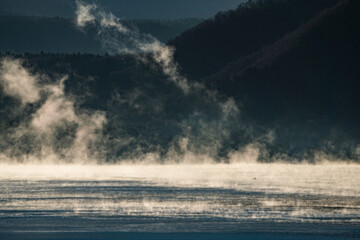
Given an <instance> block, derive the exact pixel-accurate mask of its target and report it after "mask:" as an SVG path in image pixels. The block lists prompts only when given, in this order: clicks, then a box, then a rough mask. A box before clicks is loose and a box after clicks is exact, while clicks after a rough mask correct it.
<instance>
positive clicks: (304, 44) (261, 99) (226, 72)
mask: <svg viewBox="0 0 360 240" xmlns="http://www.w3.org/2000/svg"><path fill="white" fill-rule="evenodd" d="M285 2H287V3H297V4H300V2H298V1H292V0H289V1H283V2H282V1H281V2H280V6H282V4H283V3H285ZM302 2H303V4H304V6H305V5H306V3H309V2H308V1H302ZM320 2H321V1H319V2H317V1H316V3H320ZM334 2H335V3H334ZM262 4H263V5H264V6H268V7H260V8H257V7H255V9H253V10H250V8H249V9H248V10H246V11H247V12H248V14H249V16H251V14H250V13H249V12H250V11H253V14H255V15H256V14H257V13H256V12H257V11H260V12H261V11H265V10H263V9H278V8H277V7H276V4H275V5H273V1H262ZM263 5H260V6H263ZM325 5H328V7H324V8H323V9H321V10H320V11H318V12H317V13H316V14H314V16H312V17H310V18H309V19H308V20H307V21H304V22H303V23H302V24H300V21H299V22H298V23H299V26H298V27H297V28H294V29H293V30H292V31H288V32H286V33H285V34H284V35H283V36H281V37H279V38H276V39H275V40H274V41H273V42H271V43H269V44H267V45H266V41H270V39H273V38H275V35H276V34H273V36H272V38H270V37H268V35H266V31H265V32H264V34H262V33H261V32H260V31H259V33H258V34H259V36H258V37H248V36H249V35H251V33H252V28H251V29H250V30H249V29H248V30H247V31H242V34H241V35H242V36H244V39H246V38H249V39H248V40H247V41H248V42H249V44H246V43H244V44H243V45H239V44H237V43H233V42H231V41H227V39H228V38H229V36H227V37H224V38H222V37H221V38H219V36H222V31H224V28H222V27H219V26H221V20H220V18H218V19H216V18H215V19H214V20H211V21H208V26H207V27H206V24H204V25H202V26H201V27H200V26H199V27H198V28H195V29H192V30H191V31H188V32H186V33H185V34H184V35H183V36H180V37H179V38H177V39H175V40H174V41H173V43H176V44H177V45H176V46H177V49H178V50H177V57H178V59H179V61H180V62H182V63H183V65H182V66H183V69H184V72H186V73H188V74H190V73H193V75H191V76H193V77H197V76H199V75H201V76H202V81H203V82H204V83H205V84H206V85H207V86H209V87H210V88H212V89H216V90H218V91H220V92H221V93H223V94H225V95H227V96H232V97H234V98H235V99H236V100H237V102H238V103H239V104H241V105H242V106H243V114H244V115H246V116H247V117H248V118H249V120H250V121H251V122H253V123H257V124H256V125H260V126H264V127H267V128H269V129H274V130H275V131H276V133H277V139H276V142H277V144H278V145H279V146H282V147H284V148H286V149H292V150H293V151H294V152H298V151H303V150H304V149H310V148H312V147H314V146H315V147H316V148H318V147H321V146H325V147H326V148H332V147H333V146H334V145H335V146H345V145H348V144H354V143H357V142H358V141H359V139H360V110H359V108H358V106H359V105H360V95H359V92H360V67H359V66H360V47H359V42H360V29H359V24H358V23H359V22H360V15H359V14H358V13H359V12H360V2H359V1H356V0H343V1H338V2H337V1H322V6H325ZM270 6H272V7H270ZM289 6H290V5H289ZM320 6H321V4H319V5H318V7H320ZM240 9H241V8H240ZM298 9H301V8H298ZM314 9H315V8H314ZM237 11H239V9H238V10H237ZM299 12H300V13H301V11H299ZM235 13H236V11H235V12H230V13H228V14H227V15H226V14H225V15H220V16H233V15H235ZM299 15H301V14H299ZM305 15H306V14H303V15H302V16H305ZM307 16H309V15H307ZM226 19H227V21H229V22H227V25H229V26H230V25H231V24H230V20H229V19H230V18H226ZM248 19H250V17H248ZM271 19H272V18H271ZM303 19H304V20H305V18H303ZM269 21H270V20H269ZM247 23H248V24H249V25H251V24H252V22H251V21H247ZM233 24H234V25H233V26H232V28H231V29H236V27H235V26H241V24H240V23H239V22H236V21H235V20H233ZM237 24H238V25H237ZM244 24H245V23H244ZM267 24H269V23H268V22H267V21H265V20H264V19H263V22H262V23H261V24H260V23H259V26H263V25H267ZM215 26H218V28H215ZM293 27H295V25H294V26H293ZM238 28H240V27H238ZM210 29H211V30H210ZM215 29H216V30H215ZM289 29H291V28H289ZM234 31H235V30H234ZM205 32H206V33H211V34H213V35H211V34H210V35H211V37H209V36H208V37H207V42H206V43H205V41H204V45H207V44H210V45H211V46H206V47H199V46H198V45H196V44H197V43H199V42H197V39H199V36H200V35H201V34H202V33H205ZM230 32H232V31H229V33H230ZM270 32H271V31H270ZM215 33H218V34H216V36H215ZM241 35H239V38H240V36H241ZM278 35H280V34H278ZM235 36H236V34H235ZM260 36H264V37H260ZM191 37H192V38H193V39H194V46H193V49H194V53H193V54H197V53H200V51H205V49H207V48H208V49H216V50H215V51H211V50H208V52H209V55H208V56H206V54H204V53H201V54H199V55H197V56H198V57H200V58H201V59H200V60H199V59H196V57H197V56H195V57H194V56H192V55H191V54H190V52H189V51H187V49H189V48H185V50H184V51H183V52H182V50H183V49H184V48H183V47H184V46H190V45H186V44H188V43H189V42H191V41H190V38H191ZM183 39H185V42H181V40H183ZM251 39H253V41H254V43H253V44H251V43H250V42H251V41H250V40H251ZM258 39H261V40H263V41H261V44H260V43H258V44H255V43H256V42H257V41H258ZM187 40H188V42H187ZM203 40H204V38H203ZM265 40H266V41H265ZM225 42H226V44H225ZM255 45H257V46H256V47H255ZM239 46H241V47H239ZM254 50H255V51H254ZM223 51H224V52H227V51H228V53H229V52H230V51H232V52H233V53H232V54H230V55H231V57H230V58H233V60H234V61H233V62H231V63H229V61H230V58H229V59H224V56H227V55H228V53H226V54H224V56H223ZM212 54H214V56H213V55H212ZM190 55H191V57H190ZM204 56H206V57H204ZM202 59H207V61H206V60H204V61H203V60H202ZM209 62H210V63H209ZM222 65H226V67H224V68H223V69H221V70H220V71H218V70H219V68H220V67H222ZM198 66H199V67H198ZM208 68H210V69H212V70H207V69H208ZM194 69H200V70H199V72H197V71H196V70H194ZM215 71H217V72H216V73H214V74H212V75H211V76H206V75H208V74H209V73H213V72H215Z"/></svg>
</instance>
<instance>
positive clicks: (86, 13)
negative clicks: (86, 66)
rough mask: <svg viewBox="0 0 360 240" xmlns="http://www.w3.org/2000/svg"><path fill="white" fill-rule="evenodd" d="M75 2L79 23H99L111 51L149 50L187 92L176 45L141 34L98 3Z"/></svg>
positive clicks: (134, 52)
mask: <svg viewBox="0 0 360 240" xmlns="http://www.w3.org/2000/svg"><path fill="white" fill-rule="evenodd" d="M76 4H77V10H76V14H77V21H76V22H77V25H78V27H80V28H83V27H85V26H86V25H88V24H93V25H95V26H97V28H98V36H99V38H100V41H101V43H102V44H103V46H104V48H105V49H106V50H108V51H109V52H110V53H112V54H124V53H126V54H139V53H145V54H150V55H151V56H152V58H153V59H154V60H155V61H156V62H157V63H158V64H159V65H160V66H161V67H162V69H163V72H164V74H166V75H167V76H168V77H169V80H170V81H172V82H174V83H175V84H176V85H177V86H178V87H180V88H181V89H182V90H183V91H184V92H185V93H187V92H188V91H189V89H190V87H189V84H188V82H187V80H186V78H184V77H182V76H181V75H180V74H179V73H178V70H177V64H176V63H175V61H174V59H173V54H174V49H172V48H171V47H169V46H166V45H164V44H163V43H161V42H160V41H159V40H157V39H156V38H154V37H153V36H151V35H149V34H141V33H140V32H138V31H137V30H136V29H131V28H128V27H126V26H124V25H123V24H122V23H121V20H120V19H119V18H117V17H116V16H114V15H113V14H112V13H107V12H105V11H104V10H103V9H101V8H100V7H99V6H97V5H96V4H95V3H93V4H89V3H86V2H84V1H81V0H77V1H76ZM120 36H121V37H120ZM143 60H145V59H143Z"/></svg>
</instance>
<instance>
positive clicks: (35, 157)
mask: <svg viewBox="0 0 360 240" xmlns="http://www.w3.org/2000/svg"><path fill="white" fill-rule="evenodd" d="M1 69H2V72H1V75H0V77H1V79H7V80H9V79H10V80H11V79H16V80H18V79H21V80H18V81H21V82H22V83H24V84H23V85H17V87H16V88H15V87H13V88H11V89H12V90H11V91H10V90H7V88H6V87H7V84H8V83H7V82H4V81H2V85H4V87H5V90H6V91H5V94H7V95H9V96H11V97H21V100H22V102H23V103H37V104H39V108H38V109H37V110H36V111H35V112H34V113H32V114H31V115H30V116H28V118H26V119H24V120H22V122H21V123H20V124H19V126H18V127H16V128H15V129H12V131H13V134H12V135H11V138H13V139H14V141H15V143H16V145H29V146H30V147H29V148H31V149H29V150H28V152H26V151H24V152H22V149H24V148H26V146H18V148H16V147H15V148H13V146H12V147H10V149H9V150H8V155H16V156H17V157H18V156H19V155H20V156H21V158H22V159H25V161H27V160H28V161H40V162H41V161H47V162H61V161H64V160H65V161H67V162H77V163H79V162H89V161H97V156H96V154H94V152H93V151H92V150H91V145H92V144H94V143H95V142H96V141H97V140H98V139H99V137H101V130H102V127H103V125H104V124H105V123H106V118H105V114H104V113H103V112H100V111H95V112H89V111H88V112H86V111H83V110H80V109H77V108H76V107H75V101H74V99H72V98H71V97H69V96H67V95H66V94H65V89H64V82H65V81H66V79H67V77H63V78H61V79H60V81H58V82H57V83H56V84H42V85H40V84H39V81H38V79H37V78H38V76H37V75H31V74H30V73H29V71H28V70H27V69H26V68H24V67H23V66H22V62H21V61H20V60H14V59H5V60H3V61H2V65H1ZM9 73H11V77H8V76H9ZM23 88H29V89H26V90H24V89H23ZM28 90H31V92H28ZM32 92H33V95H32V94H31V93H32ZM15 93H16V94H15ZM40 95H41V96H44V99H42V98H40ZM26 137H30V138H32V140H31V142H26V143H23V142H22V141H21V139H23V138H26ZM2 140H3V139H2ZM29 152H30V153H29Z"/></svg>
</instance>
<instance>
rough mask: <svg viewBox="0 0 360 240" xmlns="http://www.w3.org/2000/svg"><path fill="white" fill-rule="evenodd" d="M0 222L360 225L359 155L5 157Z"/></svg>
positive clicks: (37, 225) (85, 226)
mask: <svg viewBox="0 0 360 240" xmlns="http://www.w3.org/2000/svg"><path fill="white" fill-rule="evenodd" d="M0 168H1V169H0V231H4V230H12V231H15V230H16V231H28V230H35V231H45V230H46V231H49V230H54V231H65V230H66V231H69V230H74V231H75V230H76V231H78V230H83V231H86V230H89V229H91V230H94V229H97V230H99V231H102V230H104V231H107V230H116V231H145V230H147V231H191V230H194V231H202V230H204V231H205V230H209V229H212V230H218V231H222V230H226V231H235V230H237V229H238V228H239V224H245V223H254V222H255V223H256V222H257V223H259V222H260V223H263V224H264V225H263V226H266V224H269V223H305V224H306V223H308V224H315V223H316V224H348V225H353V226H360V186H359V183H360V166H358V165H316V166H312V165H285V164H283V165H282V164H240V165H196V166H192V165H186V166H185V165H165V166H96V165H94V166H61V165H60V166H42V165H38V166H35V165H32V166H29V165H22V166H20V165H13V166H8V165H4V166H0Z"/></svg>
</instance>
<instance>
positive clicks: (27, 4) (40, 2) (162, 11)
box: [0, 0, 246, 19]
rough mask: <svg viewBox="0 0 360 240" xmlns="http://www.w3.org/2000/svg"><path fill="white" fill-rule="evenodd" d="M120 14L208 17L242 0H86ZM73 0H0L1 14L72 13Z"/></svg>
mask: <svg viewBox="0 0 360 240" xmlns="http://www.w3.org/2000/svg"><path fill="white" fill-rule="evenodd" d="M87 1H88V2H97V3H99V4H100V5H102V6H104V7H105V8H107V9H108V10H111V11H112V12H113V13H114V14H116V15H117V16H119V17H123V18H162V19H164V18H165V19H166V18H168V19H177V18H188V17H197V18H208V17H211V16H213V15H214V14H216V13H217V12H218V11H224V10H228V9H233V8H236V7H237V6H238V5H239V3H241V2H244V1H246V0H87ZM74 9H75V0H1V1H0V13H1V14H20V15H41V16H64V17H72V16H74Z"/></svg>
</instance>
